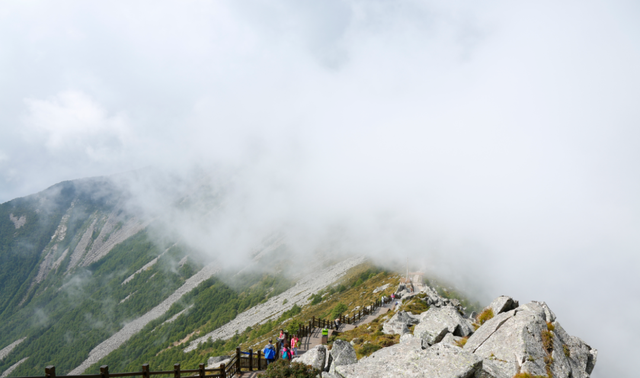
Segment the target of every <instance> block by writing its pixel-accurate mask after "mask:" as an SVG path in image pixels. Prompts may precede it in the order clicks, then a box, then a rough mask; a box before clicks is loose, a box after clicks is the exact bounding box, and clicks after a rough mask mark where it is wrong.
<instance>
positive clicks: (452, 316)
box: [413, 306, 473, 346]
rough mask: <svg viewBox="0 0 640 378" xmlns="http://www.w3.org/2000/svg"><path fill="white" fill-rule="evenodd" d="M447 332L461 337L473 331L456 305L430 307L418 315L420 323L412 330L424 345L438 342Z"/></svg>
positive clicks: (469, 322) (468, 321)
mask: <svg viewBox="0 0 640 378" xmlns="http://www.w3.org/2000/svg"><path fill="white" fill-rule="evenodd" d="M447 333H452V334H453V335H454V336H461V337H464V336H469V335H470V334H472V333H473V327H472V325H471V321H470V320H469V319H465V318H463V317H462V315H460V313H459V312H458V310H457V308H456V307H452V306H446V307H431V308H430V309H429V310H428V311H427V312H425V313H423V314H422V315H421V316H420V323H418V325H416V327H415V329H414V330H413V334H414V336H417V337H419V338H421V339H422V340H423V345H424V346H427V345H434V344H436V343H439V342H440V341H441V340H442V339H443V338H444V337H445V335H446V334H447Z"/></svg>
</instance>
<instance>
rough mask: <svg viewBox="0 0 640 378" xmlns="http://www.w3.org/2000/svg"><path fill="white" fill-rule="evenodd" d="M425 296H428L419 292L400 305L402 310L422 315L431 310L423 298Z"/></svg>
mask: <svg viewBox="0 0 640 378" xmlns="http://www.w3.org/2000/svg"><path fill="white" fill-rule="evenodd" d="M424 298H426V294H418V295H416V296H414V297H413V298H410V299H409V300H408V301H406V302H405V303H403V304H402V305H401V306H400V310H402V311H406V312H410V313H412V314H414V315H420V314H422V313H423V312H426V311H427V310H429V306H428V305H427V303H426V302H425V301H424V300H423V299H424Z"/></svg>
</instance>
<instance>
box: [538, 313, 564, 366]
mask: <svg viewBox="0 0 640 378" xmlns="http://www.w3.org/2000/svg"><path fill="white" fill-rule="evenodd" d="M554 329H555V326H554V325H553V324H552V323H549V322H547V329H543V330H542V332H541V334H540V336H541V337H542V347H543V348H544V351H545V353H546V354H547V355H546V356H545V357H544V364H545V369H546V370H547V377H549V378H553V373H552V372H551V365H552V364H553V357H552V354H553V330H554ZM565 353H566V351H565Z"/></svg>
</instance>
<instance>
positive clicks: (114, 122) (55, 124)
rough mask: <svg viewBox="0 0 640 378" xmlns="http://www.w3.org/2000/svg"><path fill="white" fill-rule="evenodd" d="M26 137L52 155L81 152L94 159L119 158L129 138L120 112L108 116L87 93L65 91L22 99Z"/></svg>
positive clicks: (127, 127)
mask: <svg viewBox="0 0 640 378" xmlns="http://www.w3.org/2000/svg"><path fill="white" fill-rule="evenodd" d="M25 104H26V106H27V109H28V112H29V113H28V115H27V116H26V117H25V118H24V124H25V130H24V134H23V135H24V137H25V139H27V140H29V141H31V142H32V143H38V142H41V143H43V145H44V147H45V148H46V149H47V150H48V151H49V152H50V153H52V154H58V153H64V154H82V155H84V157H85V158H88V159H90V160H95V161H106V160H111V159H114V160H115V158H117V157H119V155H120V152H121V151H122V150H123V149H125V148H126V147H127V144H128V143H129V139H130V138H131V137H132V133H131V130H130V129H129V126H128V124H127V120H126V118H125V117H124V116H123V115H122V114H116V115H112V116H109V115H108V114H107V112H106V111H105V110H104V109H103V108H102V107H101V106H100V105H99V104H97V103H96V102H95V101H93V100H92V99H91V98H90V97H89V96H88V95H86V94H85V93H82V92H80V91H64V92H60V93H58V94H57V95H55V96H53V97H52V98H50V99H47V100H39V99H25ZM114 157H115V158H114Z"/></svg>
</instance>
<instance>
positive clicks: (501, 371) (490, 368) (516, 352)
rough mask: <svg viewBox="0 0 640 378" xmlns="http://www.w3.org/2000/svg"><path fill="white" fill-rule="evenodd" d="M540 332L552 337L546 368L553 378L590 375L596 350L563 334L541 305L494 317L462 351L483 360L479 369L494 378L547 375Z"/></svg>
mask: <svg viewBox="0 0 640 378" xmlns="http://www.w3.org/2000/svg"><path fill="white" fill-rule="evenodd" d="M547 323H549V324H550V326H547ZM543 332H544V333H545V334H548V333H549V332H550V334H551V340H552V350H551V357H553V363H551V364H550V365H549V368H550V369H551V371H552V373H553V376H554V377H555V378H568V377H573V378H582V377H584V378H586V377H588V376H589V374H590V373H591V371H592V370H593V366H594V365H595V361H596V357H597V351H596V350H594V349H592V348H591V347H589V346H588V345H587V344H585V343H584V342H583V341H582V340H580V339H578V338H576V337H572V336H569V335H568V334H566V332H565V331H564V330H563V329H562V327H561V326H560V324H558V323H557V322H555V315H554V314H553V312H552V311H551V310H550V309H549V307H548V306H547V305H546V304H545V303H544V302H531V303H527V304H526V305H523V306H520V307H518V308H516V309H514V310H510V311H507V312H503V313H501V314H498V315H496V316H495V317H494V318H492V319H490V320H488V321H487V322H486V323H485V324H483V325H482V326H481V327H480V328H478V330H477V331H476V332H475V333H474V334H473V335H472V336H471V337H469V340H467V343H466V344H465V346H464V348H463V349H464V350H465V351H466V352H469V353H473V354H474V355H476V356H478V357H480V358H482V359H483V360H484V364H483V368H482V370H483V371H484V372H485V373H486V374H489V375H490V376H493V377H496V378H501V377H513V376H514V375H515V374H516V373H518V372H523V373H529V374H531V375H534V376H535V375H545V376H546V375H547V371H546V369H547V362H548V361H550V359H549V358H548V357H549V354H548V353H549V351H548V350H547V349H546V348H545V345H544V344H543ZM565 346H566V347H565ZM483 374H484V373H483Z"/></svg>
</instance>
